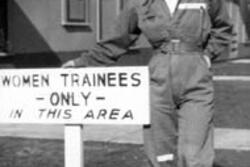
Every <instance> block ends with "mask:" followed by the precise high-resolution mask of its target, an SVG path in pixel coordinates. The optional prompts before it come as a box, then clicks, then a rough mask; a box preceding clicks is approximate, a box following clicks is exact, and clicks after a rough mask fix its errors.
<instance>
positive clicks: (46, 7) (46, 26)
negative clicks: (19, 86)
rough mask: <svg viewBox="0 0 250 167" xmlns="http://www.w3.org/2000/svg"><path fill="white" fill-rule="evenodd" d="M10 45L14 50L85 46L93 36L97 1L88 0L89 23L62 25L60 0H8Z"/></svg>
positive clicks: (35, 51) (56, 49) (23, 51)
mask: <svg viewBox="0 0 250 167" xmlns="http://www.w3.org/2000/svg"><path fill="white" fill-rule="evenodd" d="M8 2H9V4H8V29H9V31H8V37H9V48H10V51H11V52H14V53H37V52H51V51H53V52H62V51H76V50H82V49H86V48H88V47H90V46H92V45H93V43H94V42H95V39H96V37H95V36H96V34H95V32H96V30H95V29H96V1H95V0H90V4H89V6H90V10H89V11H90V19H91V20H90V26H63V25H62V24H61V22H62V17H61V12H62V6H61V3H62V0H8Z"/></svg>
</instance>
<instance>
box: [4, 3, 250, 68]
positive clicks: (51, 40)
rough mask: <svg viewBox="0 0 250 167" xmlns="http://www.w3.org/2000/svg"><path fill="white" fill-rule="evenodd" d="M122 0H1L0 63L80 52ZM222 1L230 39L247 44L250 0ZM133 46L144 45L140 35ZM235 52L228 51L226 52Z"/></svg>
mask: <svg viewBox="0 0 250 167" xmlns="http://www.w3.org/2000/svg"><path fill="white" fill-rule="evenodd" d="M127 1H128V0H1V3H3V4H1V5H0V6H1V7H0V10H1V11H3V13H4V14H3V15H4V16H5V17H6V18H5V19H3V22H2V23H0V24H1V25H0V29H2V32H4V33H3V34H5V35H2V36H3V37H2V39H4V41H5V42H4V46H5V48H6V50H8V52H9V56H5V57H1V58H0V64H3V63H5V64H6V63H7V64H12V65H13V66H15V67H51V66H53V67H54V66H60V64H61V63H62V62H64V61H65V60H67V59H70V58H73V57H77V56H79V55H80V53H81V51H83V50H85V49H87V48H89V47H91V46H92V45H93V44H94V43H95V42H97V41H100V40H102V39H103V38H105V36H107V35H108V34H109V31H110V28H109V27H110V25H112V22H113V21H114V19H115V18H116V16H117V15H118V14H119V12H120V10H121V9H122V7H123V4H124V3H125V2H127ZM226 1H227V2H228V8H229V11H230V15H231V17H232V19H233V20H234V23H235V25H236V29H235V32H236V35H235V41H237V44H238V43H246V42H247V41H248V40H249V27H248V29H246V26H245V25H247V26H249V24H250V23H249V19H247V16H249V11H250V8H249V6H250V5H249V3H250V1H249V0H238V1H236V0H226ZM246 4H247V5H246ZM243 23H244V24H243ZM247 35H248V36H247ZM0 36H1V30H0ZM0 43H1V42H0ZM138 45H139V46H143V47H147V46H148V45H147V42H146V41H145V40H143V37H142V39H141V40H140V42H139V44H138ZM235 46H237V47H238V45H235ZM235 46H234V47H235ZM0 47H1V46H0ZM148 51H149V50H146V51H145V50H144V51H143V50H141V51H134V52H133V53H131V56H130V58H133V56H132V55H133V54H141V55H143V54H144V55H149V54H150V52H148ZM237 56H238V54H232V56H231V57H232V58H235V57H237ZM145 57H146V58H145ZM128 59H129V58H128ZM144 59H145V60H144ZM148 59H149V56H144V57H142V56H139V57H137V58H136V60H133V61H130V60H124V62H125V63H130V64H131V63H132V62H133V63H134V64H144V63H146V62H147V60H148ZM1 62H2V63H1ZM133 63H132V64H133Z"/></svg>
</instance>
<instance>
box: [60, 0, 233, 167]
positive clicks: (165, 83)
mask: <svg viewBox="0 0 250 167" xmlns="http://www.w3.org/2000/svg"><path fill="white" fill-rule="evenodd" d="M116 25H117V26H116V31H115V33H113V36H112V37H110V38H109V39H107V40H105V41H103V42H100V43H97V45H96V46H95V47H94V48H93V49H91V50H88V51H87V52H85V53H83V55H82V56H81V57H80V58H78V59H75V60H70V61H68V62H66V63H65V64H64V65H63V67H78V66H84V67H88V66H100V65H109V64H112V63H114V62H115V61H116V60H117V59H118V58H119V57H120V55H122V54H124V53H125V52H126V51H127V49H128V48H129V47H130V46H131V45H132V44H133V43H134V42H135V41H136V39H137V38H138V36H139V35H140V34H144V35H145V36H146V38H147V39H148V41H149V42H150V44H151V45H152V47H153V49H154V53H153V56H152V59H151V60H150V62H149V70H150V89H151V104H150V105H151V125H150V126H149V127H145V129H144V144H145V150H146V153H147V155H148V157H149V159H150V162H151V164H152V166H153V167H212V163H213V159H214V149H213V115H214V111H213V107H214V106H213V105H214V89H213V83H212V74H211V70H210V60H214V59H215V58H217V57H218V56H219V55H220V54H221V53H222V51H223V50H224V49H225V47H227V45H228V44H229V41H230V39H231V32H232V25H231V24H230V23H229V18H228V14H227V10H226V7H225V4H224V0H178V1H177V0H176V1H175V3H174V0H133V1H129V3H128V5H127V7H126V8H125V9H124V11H123V12H122V13H121V15H120V17H119V19H118V21H117V24H116Z"/></svg>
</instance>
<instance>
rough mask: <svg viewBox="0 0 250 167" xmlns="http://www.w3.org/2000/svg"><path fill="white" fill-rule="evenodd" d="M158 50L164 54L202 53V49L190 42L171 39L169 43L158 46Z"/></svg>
mask: <svg viewBox="0 0 250 167" xmlns="http://www.w3.org/2000/svg"><path fill="white" fill-rule="evenodd" d="M160 50H161V51H162V52H165V53H169V52H174V53H183V52H202V51H203V49H202V48H201V47H199V46H198V45H197V44H195V43H192V42H183V41H181V40H179V39H172V40H170V41H169V42H164V43H163V44H162V45H161V46H160Z"/></svg>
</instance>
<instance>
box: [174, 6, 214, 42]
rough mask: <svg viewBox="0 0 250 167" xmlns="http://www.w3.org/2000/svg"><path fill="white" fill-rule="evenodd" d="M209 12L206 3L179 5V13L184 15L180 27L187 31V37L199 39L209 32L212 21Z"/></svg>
mask: <svg viewBox="0 0 250 167" xmlns="http://www.w3.org/2000/svg"><path fill="white" fill-rule="evenodd" d="M207 10H208V6H207V3H205V2H197V3H190V2H189V3H181V4H179V6H178V11H179V12H180V13H182V14H181V15H182V19H181V20H182V21H181V23H180V27H182V29H183V31H186V33H185V32H184V33H185V34H186V35H187V36H189V35H190V36H196V38H198V37H202V36H203V35H204V33H207V32H208V29H209V27H210V19H209V15H208V12H207ZM202 38H203V37H202Z"/></svg>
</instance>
